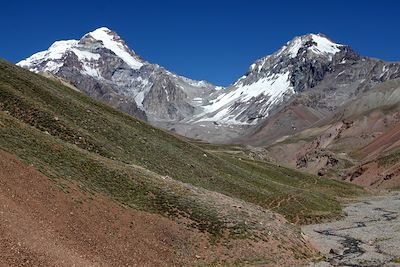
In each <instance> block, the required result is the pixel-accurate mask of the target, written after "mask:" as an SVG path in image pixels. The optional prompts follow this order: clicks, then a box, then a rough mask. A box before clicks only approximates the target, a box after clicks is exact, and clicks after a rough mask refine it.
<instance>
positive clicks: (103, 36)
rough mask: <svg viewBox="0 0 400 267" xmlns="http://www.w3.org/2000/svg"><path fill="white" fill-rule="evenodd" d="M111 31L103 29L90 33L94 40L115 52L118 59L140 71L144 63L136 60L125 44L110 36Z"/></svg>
mask: <svg viewBox="0 0 400 267" xmlns="http://www.w3.org/2000/svg"><path fill="white" fill-rule="evenodd" d="M110 32H111V31H110V30H109V29H108V28H105V27H102V28H99V29H97V30H95V31H93V32H90V33H89V34H90V36H92V37H93V38H94V39H96V40H99V41H102V42H103V45H104V46H105V47H106V48H107V49H109V50H111V51H113V52H114V53H115V54H116V55H117V56H118V57H120V58H121V59H122V60H123V61H125V62H126V64H128V65H129V66H130V67H131V68H133V69H140V67H142V66H143V63H142V62H141V61H140V60H138V59H137V58H135V57H134V56H133V55H132V54H131V53H129V52H128V51H129V48H127V47H126V46H124V45H123V43H121V42H118V41H117V40H115V37H114V36H113V35H111V34H110Z"/></svg>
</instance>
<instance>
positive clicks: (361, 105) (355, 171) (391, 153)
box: [252, 80, 400, 188]
mask: <svg viewBox="0 0 400 267" xmlns="http://www.w3.org/2000/svg"><path fill="white" fill-rule="evenodd" d="M399 84H400V82H399V80H393V81H389V82H385V83H382V84H381V85H378V86H376V87H375V88H373V89H372V90H371V91H369V92H367V93H364V94H362V95H361V96H360V97H359V98H357V99H356V100H354V101H352V102H351V103H349V104H347V105H345V106H344V107H342V108H341V109H340V110H339V111H337V112H336V113H334V114H333V115H331V116H328V117H325V118H323V119H319V120H317V121H316V122H314V123H312V124H311V126H307V128H306V129H304V130H301V131H297V133H296V132H295V133H293V134H286V135H283V136H280V137H279V138H278V137H276V138H275V139H265V138H262V134H264V133H265V132H266V131H271V132H273V131H274V129H275V128H274V127H273V125H271V126H270V127H266V128H260V131H259V134H257V133H256V134H254V135H253V136H252V138H253V139H254V141H257V142H258V143H263V142H264V147H265V148H264V154H265V156H264V157H266V158H268V159H270V160H271V161H273V162H276V163H280V164H284V165H287V166H290V167H294V168H298V169H302V170H305V171H307V172H310V173H313V174H318V175H319V176H326V177H333V178H340V179H343V180H347V181H350V182H353V183H356V184H359V185H362V186H368V187H372V188H398V187H399V186H400V177H399V172H400V170H399V159H400V157H398V151H399V149H400V148H399V146H400V109H399V105H398V103H399V92H400V86H399ZM292 113H293V112H292ZM279 115H280V116H281V115H282V113H280V114H279ZM276 116H278V115H276ZM296 118H299V115H298V113H297V115H296ZM275 124H276V122H275ZM304 127H305V126H304ZM292 130H293V131H295V129H292ZM269 136H271V135H269ZM278 136H279V135H278ZM271 140H272V141H271ZM258 150H259V149H258Z"/></svg>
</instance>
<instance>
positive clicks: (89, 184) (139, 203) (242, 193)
mask: <svg viewBox="0 0 400 267" xmlns="http://www.w3.org/2000/svg"><path fill="white" fill-rule="evenodd" d="M0 109H1V112H0V133H1V134H0V148H1V149H2V150H5V151H8V152H10V153H13V154H15V155H17V156H18V157H19V158H20V159H22V160H23V161H24V162H26V163H28V164H32V165H33V166H34V167H35V168H36V169H38V170H40V171H41V172H42V173H43V174H45V175H46V176H48V177H50V178H52V179H53V181H54V183H55V184H58V185H60V186H61V185H62V184H64V183H65V182H67V183H71V182H72V183H76V184H77V185H78V188H80V189H81V190H84V191H87V192H91V193H93V194H100V195H102V196H105V197H106V198H108V199H112V200H114V201H116V202H117V203H120V204H121V205H123V206H124V207H126V208H129V209H130V208H133V209H134V210H142V211H145V212H151V213H156V214H160V215H162V216H165V217H167V218H170V219H171V220H173V221H174V222H179V223H183V224H185V225H187V226H189V229H192V231H201V232H205V233H207V235H208V236H209V238H211V240H217V241H218V242H221V243H220V244H225V243H224V242H227V243H229V244H231V247H230V249H227V247H225V246H222V248H221V250H220V249H219V248H218V247H215V246H212V245H210V247H208V249H207V250H206V251H207V252H206V254H207V253H209V254H210V255H216V256H215V257H216V258H213V259H212V260H216V259H219V260H218V261H220V262H221V261H227V262H232V261H235V260H245V259H249V258H250V259H251V258H257V257H259V256H260V257H261V256H262V259H263V260H265V261H266V262H272V263H275V264H284V262H282V260H285V261H288V262H291V263H294V262H297V263H298V262H299V261H303V259H305V258H308V257H312V255H313V253H314V252H313V251H312V249H310V247H309V246H308V244H307V243H306V242H305V241H304V240H303V238H302V237H301V235H300V233H299V232H298V230H297V228H296V227H294V226H293V225H291V224H289V223H288V222H287V221H286V220H285V219H284V218H283V217H282V216H280V215H278V214H276V213H274V212H272V211H269V210H268V209H271V210H274V211H277V212H279V213H281V214H282V215H284V216H285V217H286V218H287V219H289V220H291V221H292V222H296V223H301V222H313V221H318V220H321V219H326V218H332V217H335V216H339V215H340V205H339V203H338V201H337V197H338V196H340V197H348V196H351V195H353V194H358V193H361V190H360V189H359V188H356V187H353V186H349V185H348V184H343V183H340V182H335V181H330V180H323V179H319V178H317V177H315V176H311V175H306V174H303V173H299V172H295V171H292V170H290V169H286V168H282V167H277V166H273V165H270V164H267V163H264V162H258V161H252V160H250V159H245V158H238V157H237V156H235V155H231V154H229V153H228V154H227V153H222V154H221V153H216V152H212V151H208V150H207V151H206V150H203V149H201V148H200V147H198V146H197V145H194V144H191V143H189V142H188V141H187V140H184V139H181V138H177V137H174V136H171V135H170V134H168V133H166V132H163V131H161V130H159V129H156V128H153V127H150V126H148V125H146V124H144V123H143V122H141V121H138V120H136V119H134V118H132V117H130V116H128V115H126V114H123V113H121V112H119V111H116V110H114V109H112V108H110V107H108V106H106V105H103V104H100V103H97V102H95V101H94V100H92V99H90V98H88V97H87V96H85V95H83V94H81V93H79V92H77V91H75V90H73V89H71V88H69V87H65V86H63V85H62V84H61V83H58V82H56V81H51V80H48V79H46V78H44V77H41V76H39V75H36V74H33V73H30V72H28V71H26V70H23V69H21V68H18V67H15V66H12V65H10V64H8V63H6V62H4V61H1V64H0ZM268 233H270V234H268ZM253 239H254V240H258V241H257V242H256V241H255V243H253V241H250V240H253ZM278 240H279V242H278ZM243 242H244V243H243ZM246 242H250V243H251V244H252V245H249V246H243V245H244V244H248V243H246ZM278 245H279V246H278ZM239 250H240V251H241V252H242V254H241V256H239V255H238V254H236V253H237V252H238V251H239ZM218 251H222V252H221V253H227V255H228V256H227V257H226V258H225V257H219V256H218V255H220V254H218V253H219V252H218ZM283 254H284V255H285V257H280V256H279V255H283ZM299 255H302V256H299ZM296 258H297V259H296ZM205 260H208V259H205Z"/></svg>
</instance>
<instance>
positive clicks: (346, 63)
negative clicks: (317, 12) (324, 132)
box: [198, 34, 400, 128]
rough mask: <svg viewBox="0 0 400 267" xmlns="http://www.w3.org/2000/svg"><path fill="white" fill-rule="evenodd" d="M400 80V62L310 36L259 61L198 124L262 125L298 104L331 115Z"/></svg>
mask: <svg viewBox="0 0 400 267" xmlns="http://www.w3.org/2000/svg"><path fill="white" fill-rule="evenodd" d="M399 76H400V64H399V63H386V62H383V61H379V60H375V59H370V58H366V57H361V56H359V55H358V54H356V53H355V52H354V51H353V50H352V49H351V48H350V47H349V46H346V45H340V44H336V43H334V42H332V41H330V40H329V39H328V38H327V37H325V36H324V35H322V34H308V35H304V36H300V37H296V38H294V39H293V40H291V41H290V42H288V43H287V44H286V45H285V46H283V47H282V48H281V49H280V50H278V51H277V52H276V53H274V54H272V55H270V56H267V57H264V58H262V59H259V60H257V61H256V62H255V63H254V64H252V65H251V66H250V68H249V69H248V71H247V73H246V74H245V75H244V76H243V77H241V78H240V79H239V80H237V81H236V82H235V83H234V84H233V85H232V86H230V87H229V88H227V90H226V92H224V93H223V94H221V95H219V96H218V97H217V98H216V99H214V100H213V101H212V103H211V105H208V106H205V112H204V113H203V114H201V115H200V116H198V120H199V121H214V120H215V121H218V122H220V123H221V122H222V123H228V124H250V125H254V124H260V123H261V124H262V123H263V122H262V121H263V119H264V118H268V117H271V115H273V114H275V113H277V112H278V111H281V110H282V109H283V108H284V107H288V106H289V105H290V104H291V103H293V101H294V100H296V102H297V104H299V103H301V104H304V105H305V106H309V107H312V108H315V109H316V110H317V112H313V113H316V114H321V112H322V114H325V113H326V112H331V111H332V110H335V109H336V108H337V107H338V106H340V105H342V104H343V103H344V102H346V101H348V100H349V99H350V98H352V97H354V96H356V95H357V94H359V93H360V92H364V91H366V90H369V89H370V88H372V87H373V86H374V85H375V84H377V83H381V82H384V81H386V80H389V79H395V78H397V77H399ZM289 126H290V125H289ZM288 128H291V127H288Z"/></svg>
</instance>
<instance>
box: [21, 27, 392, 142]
mask: <svg viewBox="0 0 400 267" xmlns="http://www.w3.org/2000/svg"><path fill="white" fill-rule="evenodd" d="M18 65H20V66H22V67H25V68H28V69H30V70H32V71H35V72H50V73H52V74H53V75H55V76H57V77H60V78H61V79H63V80H66V81H69V82H70V83H71V84H72V85H73V86H75V87H77V88H79V89H80V90H82V91H83V92H85V93H86V94H88V95H90V96H92V97H93V98H95V99H98V100H101V101H103V102H106V103H109V104H111V105H112V106H114V107H117V108H119V109H121V110H123V111H126V112H128V113H129V114H132V115H135V116H136V117H138V118H141V119H143V120H147V121H148V122H150V123H151V124H153V125H157V126H160V127H164V128H167V129H169V130H174V131H176V132H178V133H180V134H183V135H186V136H189V137H193V138H199V139H203V140H207V141H210V142H213V141H214V142H233V141H234V142H241V143H249V144H263V143H265V142H266V141H268V140H271V139H275V138H280V137H282V136H284V135H290V134H293V133H295V132H298V131H300V130H302V129H305V128H307V127H309V126H310V125H311V124H313V123H316V122H317V121H319V120H321V119H322V118H324V117H326V116H329V115H330V114H333V113H334V112H335V111H336V110H337V109H338V108H339V107H341V106H343V105H345V104H346V103H349V101H352V100H354V99H356V98H357V97H358V96H359V95H360V94H362V93H365V92H367V91H369V90H371V88H373V87H374V86H376V85H377V84H380V83H382V82H385V81H387V80H393V79H396V78H398V77H400V63H388V62H384V61H381V60H377V59H372V58H368V57H363V56H360V55H358V54H357V53H355V52H354V51H353V50H352V49H351V48H350V47H349V46H346V45H342V44H337V43H334V42H332V41H331V40H329V39H328V38H327V37H326V36H324V35H322V34H307V35H304V36H299V37H295V38H294V39H293V40H291V41H289V42H288V43H286V45H284V46H283V47H282V48H281V49H279V50H278V51H277V52H275V53H274V54H272V55H270V56H266V57H264V58H261V59H259V60H257V61H256V62H255V63H254V64H252V65H251V66H250V67H249V69H248V71H247V72H246V74H245V75H244V76H242V77H241V78H240V79H238V80H237V81H236V82H234V83H233V84H232V85H231V86H229V87H228V88H226V89H223V88H222V87H217V86H214V85H212V84H210V83H208V82H205V81H194V80H191V79H188V78H185V77H182V76H178V75H176V74H174V73H171V72H170V71H168V70H166V69H164V68H162V67H161V66H159V65H156V64H151V63H148V62H146V61H145V60H143V59H142V58H141V57H139V56H138V55H136V54H135V52H133V51H132V50H130V49H129V48H128V46H127V45H126V43H125V42H124V41H123V40H122V39H121V38H120V37H119V36H118V35H117V34H116V33H115V32H113V31H111V30H109V29H107V28H99V29H97V30H95V31H93V32H90V33H88V34H85V35H84V36H83V37H82V38H81V39H80V40H79V41H78V40H69V41H58V42H55V43H54V44H53V45H52V46H51V47H50V48H49V49H48V50H46V51H43V52H39V53H37V54H34V55H33V56H31V57H29V58H28V59H26V60H23V61H21V62H19V63H18ZM221 89H222V90H221Z"/></svg>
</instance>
